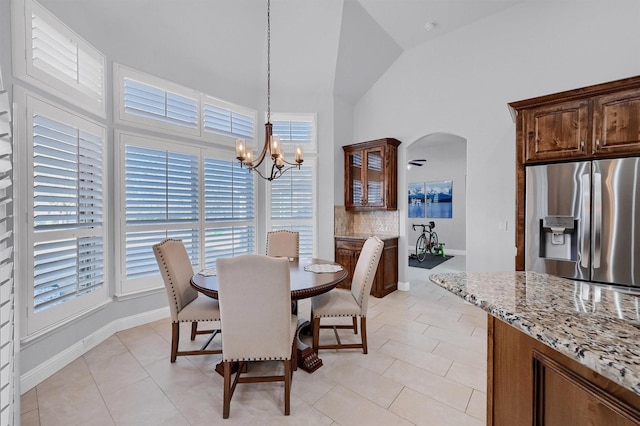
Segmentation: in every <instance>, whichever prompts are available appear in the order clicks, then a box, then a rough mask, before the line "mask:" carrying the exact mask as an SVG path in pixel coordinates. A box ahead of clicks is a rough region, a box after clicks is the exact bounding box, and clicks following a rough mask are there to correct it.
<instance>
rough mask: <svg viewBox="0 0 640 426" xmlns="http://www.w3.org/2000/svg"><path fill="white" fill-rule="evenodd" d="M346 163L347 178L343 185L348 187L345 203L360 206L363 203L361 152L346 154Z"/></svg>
mask: <svg viewBox="0 0 640 426" xmlns="http://www.w3.org/2000/svg"><path fill="white" fill-rule="evenodd" d="M347 164H348V165H347V167H348V168H349V172H348V175H349V180H347V181H345V185H348V188H346V194H347V197H348V199H347V204H351V205H354V206H360V205H362V204H364V192H363V184H362V183H363V181H364V173H363V168H362V152H361V151H357V152H352V153H349V154H348V155H347Z"/></svg>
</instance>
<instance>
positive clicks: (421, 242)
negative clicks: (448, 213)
mask: <svg viewBox="0 0 640 426" xmlns="http://www.w3.org/2000/svg"><path fill="white" fill-rule="evenodd" d="M411 226H412V228H413V230H414V231H415V230H416V226H422V232H421V233H420V236H419V237H418V240H417V241H416V257H417V258H418V262H420V263H422V262H423V261H424V259H425V258H426V257H427V253H430V254H431V255H433V256H438V255H439V254H440V250H441V247H440V245H439V244H438V234H436V232H435V231H434V230H433V228H435V227H436V224H435V223H434V222H429V224H428V225H424V224H420V225H416V224H415V223H414V224H413V225H411ZM427 234H429V236H428V237H427Z"/></svg>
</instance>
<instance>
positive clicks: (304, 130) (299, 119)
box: [271, 113, 317, 153]
mask: <svg viewBox="0 0 640 426" xmlns="http://www.w3.org/2000/svg"><path fill="white" fill-rule="evenodd" d="M271 123H272V124H273V134H274V135H276V136H278V137H279V138H280V142H282V144H284V145H292V146H294V145H301V146H302V148H303V149H304V151H305V152H306V153H311V152H316V151H317V148H316V145H317V144H316V114H283V113H274V114H272V118H271Z"/></svg>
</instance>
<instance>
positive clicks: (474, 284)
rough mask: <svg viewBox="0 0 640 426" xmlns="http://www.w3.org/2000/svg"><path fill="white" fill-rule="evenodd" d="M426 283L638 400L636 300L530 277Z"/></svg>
mask: <svg viewBox="0 0 640 426" xmlns="http://www.w3.org/2000/svg"><path fill="white" fill-rule="evenodd" d="M430 279H431V281H433V282H434V283H435V284H437V285H439V286H441V287H443V288H445V289H447V290H448V291H450V292H451V293H454V294H456V295H458V296H460V297H461V298H463V299H464V300H466V301H468V302H470V303H472V304H474V305H476V306H479V307H480V308H482V309H483V310H485V311H487V312H488V313H489V314H491V315H493V316H494V317H496V318H498V319H500V320H502V321H504V322H506V323H508V324H510V325H511V326H513V327H515V328H517V329H518V330H520V331H522V332H524V333H525V334H527V335H529V336H531V337H533V338H534V339H536V340H538V341H540V342H543V343H544V344H546V345H547V346H549V347H551V348H553V349H555V350H557V351H558V352H560V353H562V354H564V355H566V356H568V357H570V358H572V359H573V360H575V361H577V362H579V363H580V364H582V365H584V366H586V367H588V368H590V369H592V370H594V371H596V372H597V373H599V374H601V375H602V376H604V377H606V378H608V379H609V380H611V381H613V382H615V383H617V384H619V385H620V386H622V387H624V388H626V389H629V390H631V391H632V392H635V393H636V394H638V395H640V314H639V310H640V299H639V297H640V295H634V294H630V293H629V292H625V290H623V289H617V288H616V289H614V288H612V287H610V286H600V285H593V284H589V283H584V282H581V281H573V280H568V279H563V278H558V277H554V276H550V275H546V274H540V273H536V272H477V273H449V274H433V275H431V277H430Z"/></svg>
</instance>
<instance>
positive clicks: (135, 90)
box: [124, 78, 199, 129]
mask: <svg viewBox="0 0 640 426" xmlns="http://www.w3.org/2000/svg"><path fill="white" fill-rule="evenodd" d="M198 103H199V101H198V99H196V98H189V97H187V96H182V95H179V94H176V93H173V92H170V91H168V90H165V89H159V88H157V87H153V86H150V85H148V84H144V83H141V82H138V81H135V80H132V79H129V78H125V80H124V111H125V112H126V113H128V114H132V115H136V116H138V117H144V118H148V119H152V120H158V121H162V122H164V123H168V124H172V125H174V126H179V127H183V128H188V129H198V126H199V122H198V111H199V104H198Z"/></svg>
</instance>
